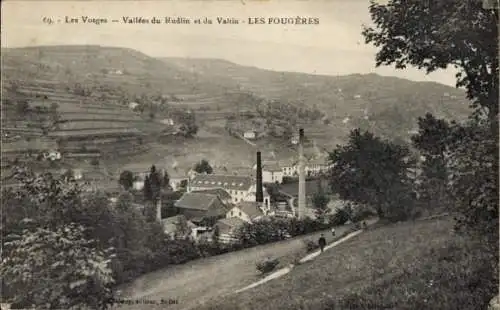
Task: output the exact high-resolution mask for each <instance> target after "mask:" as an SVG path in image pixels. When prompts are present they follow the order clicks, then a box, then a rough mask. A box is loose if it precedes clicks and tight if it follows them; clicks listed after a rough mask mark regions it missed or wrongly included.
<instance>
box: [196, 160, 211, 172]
mask: <svg viewBox="0 0 500 310" xmlns="http://www.w3.org/2000/svg"><path fill="white" fill-rule="evenodd" d="M194 171H196V172H197V173H206V174H211V173H212V172H213V171H214V170H213V168H212V166H210V164H209V163H208V161H207V160H206V159H202V160H201V161H200V162H199V163H197V164H196V165H195V166H194Z"/></svg>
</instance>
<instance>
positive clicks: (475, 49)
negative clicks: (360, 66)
mask: <svg viewBox="0 0 500 310" xmlns="http://www.w3.org/2000/svg"><path fill="white" fill-rule="evenodd" d="M388 2H389V3H388V4H378V3H376V2H375V1H372V2H371V5H370V14H371V18H372V21H373V22H374V23H375V27H374V28H372V27H365V28H364V30H363V35H364V37H365V41H366V43H372V44H374V45H375V46H376V47H378V48H379V50H378V52H377V56H376V65H377V66H380V65H393V64H395V66H396V68H398V69H404V68H406V66H407V65H411V66H416V67H417V68H419V69H425V70H426V71H427V72H428V73H430V72H434V71H436V70H438V69H445V68H447V67H448V66H452V67H455V68H456V69H458V70H459V72H458V73H457V75H456V77H457V87H465V88H466V90H467V96H468V98H469V99H471V104H472V107H473V108H476V109H477V110H482V108H485V109H486V112H487V114H488V116H489V117H488V118H489V119H490V120H491V121H493V122H492V123H497V121H498V119H497V117H498V96H499V94H498V76H499V71H498V9H488V8H485V7H483V4H482V2H483V1H460V0H446V1H445V0H441V1H420V0H389V1H388ZM495 132H496V131H495Z"/></svg>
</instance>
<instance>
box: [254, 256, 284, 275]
mask: <svg viewBox="0 0 500 310" xmlns="http://www.w3.org/2000/svg"><path fill="white" fill-rule="evenodd" d="M279 263H280V261H279V259H277V258H274V259H271V258H268V259H265V260H263V261H261V262H258V263H257V264H256V267H257V270H258V271H260V272H261V273H268V272H271V271H273V270H274V269H275V268H276V267H277V266H278V265H279Z"/></svg>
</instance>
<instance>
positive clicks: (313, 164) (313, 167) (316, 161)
mask: <svg viewBox="0 0 500 310" xmlns="http://www.w3.org/2000/svg"><path fill="white" fill-rule="evenodd" d="M328 169H329V165H328V164H327V158H325V157H319V158H313V159H310V160H308V161H307V164H306V174H307V175H318V174H320V173H322V172H326V171H328Z"/></svg>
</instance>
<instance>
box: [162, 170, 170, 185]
mask: <svg viewBox="0 0 500 310" xmlns="http://www.w3.org/2000/svg"><path fill="white" fill-rule="evenodd" d="M162 185H163V188H168V187H169V186H170V176H169V175H168V172H167V171H165V173H164V174H163V180H162Z"/></svg>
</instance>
